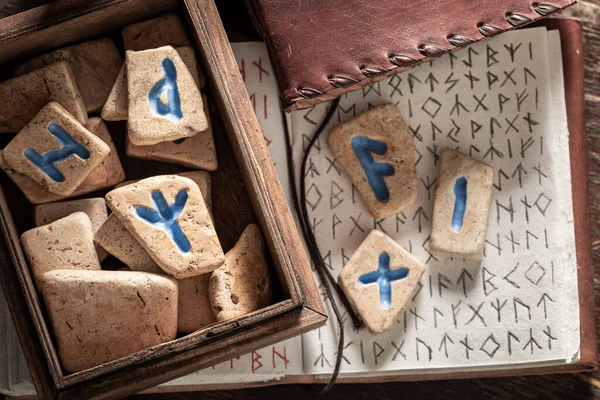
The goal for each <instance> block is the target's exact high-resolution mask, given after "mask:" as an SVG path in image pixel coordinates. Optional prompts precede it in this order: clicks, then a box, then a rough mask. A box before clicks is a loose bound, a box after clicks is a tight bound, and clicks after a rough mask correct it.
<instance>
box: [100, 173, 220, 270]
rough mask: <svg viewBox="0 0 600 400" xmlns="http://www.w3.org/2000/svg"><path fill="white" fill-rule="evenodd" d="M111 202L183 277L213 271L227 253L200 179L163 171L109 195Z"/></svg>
mask: <svg viewBox="0 0 600 400" xmlns="http://www.w3.org/2000/svg"><path fill="white" fill-rule="evenodd" d="M106 200H107V202H108V205H109V206H110V208H111V209H112V210H113V212H114V213H115V215H116V216H117V217H118V218H119V220H120V221H121V223H123V225H125V227H126V228H127V230H128V231H129V232H130V233H131V234H132V235H133V237H134V238H135V239H136V240H137V241H138V242H139V243H140V244H141V245H142V246H143V247H144V248H145V249H146V251H147V252H148V254H150V256H151V257H152V259H153V260H154V261H155V262H156V263H157V264H158V266H159V267H160V268H161V269H162V270H163V271H165V272H166V273H168V274H169V275H172V276H174V277H176V278H178V279H181V278H189V277H192V276H197V275H202V274H205V273H208V272H211V271H213V270H214V269H216V268H218V267H219V266H221V265H222V264H223V261H224V258H225V257H224V254H223V250H222V249H221V244H220V243H219V239H218V237H217V234H216V232H215V229H214V227H213V224H212V220H211V218H210V214H209V213H208V209H207V207H206V203H205V201H204V199H203V197H202V193H201V192H200V189H199V188H198V185H197V184H196V183H195V182H194V181H192V180H191V179H188V178H184V177H180V176H175V175H163V176H156V177H152V178H147V179H143V180H141V181H139V182H137V183H134V184H131V185H127V186H123V187H121V188H119V189H115V190H113V191H111V192H109V193H108V194H107V195H106Z"/></svg>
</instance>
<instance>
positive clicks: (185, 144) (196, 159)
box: [127, 95, 218, 171]
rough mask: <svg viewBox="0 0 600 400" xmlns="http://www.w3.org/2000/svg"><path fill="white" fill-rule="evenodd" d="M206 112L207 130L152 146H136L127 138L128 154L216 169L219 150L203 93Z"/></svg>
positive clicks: (135, 156) (209, 169)
mask: <svg viewBox="0 0 600 400" xmlns="http://www.w3.org/2000/svg"><path fill="white" fill-rule="evenodd" d="M202 98H203V103H204V114H205V115H206V118H207V119H208V121H209V126H208V128H207V129H206V130H205V131H202V132H200V133H198V134H197V135H196V136H193V137H191V138H187V139H179V140H174V141H167V142H161V143H158V144H154V145H151V146H136V145H134V144H133V143H131V141H130V140H127V155H128V156H129V157H133V158H141V159H149V160H156V161H163V162H170V163H177V164H181V165H184V166H186V167H190V168H201V169H203V170H206V171H216V170H217V167H218V163H217V152H216V150H215V142H214V139H213V132H212V127H211V126H210V116H209V111H208V103H207V101H206V97H205V96H204V95H203V96H202Z"/></svg>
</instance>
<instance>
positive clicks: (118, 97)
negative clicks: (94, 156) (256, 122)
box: [102, 47, 208, 121]
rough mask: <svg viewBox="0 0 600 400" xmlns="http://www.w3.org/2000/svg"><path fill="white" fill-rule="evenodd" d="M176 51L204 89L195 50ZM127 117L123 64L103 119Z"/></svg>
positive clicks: (203, 81) (125, 77)
mask: <svg viewBox="0 0 600 400" xmlns="http://www.w3.org/2000/svg"><path fill="white" fill-rule="evenodd" d="M175 50H176V51H177V53H178V54H179V56H180V57H181V60H182V61H183V63H184V64H185V65H186V66H187V67H188V70H189V71H190V73H191V74H192V77H193V78H194V82H196V85H197V86H198V87H199V88H203V87H204V85H205V84H206V78H205V77H204V74H203V73H202V71H201V70H200V69H199V68H198V62H197V61H196V54H195V52H194V49H193V48H191V47H177V48H175ZM127 115H128V108H127V75H126V73H125V64H123V66H122V67H121V71H119V75H118V76H117V79H116V81H115V83H114V85H113V87H112V89H111V91H110V94H109V96H108V99H107V100H106V103H105V104H104V107H103V108H102V118H104V119H105V120H107V121H124V120H126V119H127ZM207 115H208V114H207Z"/></svg>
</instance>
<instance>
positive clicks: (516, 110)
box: [0, 19, 597, 395]
mask: <svg viewBox="0 0 600 400" xmlns="http://www.w3.org/2000/svg"><path fill="white" fill-rule="evenodd" d="M232 46H233V49H234V53H235V54H236V59H237V61H238V64H239V67H240V71H241V73H242V76H243V77H244V79H245V82H246V86H247V89H248V93H249V94H250V100H251V102H252V104H253V105H254V108H255V111H256V114H257V117H258V118H259V121H260V123H261V127H262V129H263V133H264V136H265V141H266V145H267V148H268V149H269V150H270V153H271V157H272V159H273V162H274V164H275V168H276V169H277V172H278V175H279V178H280V180H281V181H282V184H283V187H284V190H285V191H286V195H288V196H289V188H290V182H289V180H288V178H287V168H286V158H285V143H284V137H283V136H282V135H283V133H282V132H283V124H285V123H287V124H288V126H289V128H290V133H291V139H292V147H293V149H292V150H293V153H294V159H295V162H296V165H298V163H299V161H300V158H301V156H302V154H303V152H304V149H305V145H306V143H307V141H308V139H309V138H310V137H312V135H313V133H314V130H315V128H316V126H317V125H318V124H319V123H320V122H321V120H322V118H323V116H324V115H325V112H326V109H327V108H328V107H330V104H331V103H325V104H321V105H319V106H317V107H315V108H311V109H310V110H300V111H293V112H291V113H290V114H287V115H286V116H285V117H282V115H281V112H280V109H279V101H278V90H277V85H276V81H275V75H274V73H273V69H272V66H271V65H270V63H269V59H268V54H267V49H266V47H265V45H264V44H263V43H233V44H232ZM582 54H583V53H582V42H581V26H580V24H579V22H577V21H574V20H565V19H560V20H559V19H555V20H546V21H544V22H543V25H542V26H541V27H535V28H531V29H529V28H527V29H523V30H516V31H513V32H507V33H505V34H502V35H500V36H498V37H495V38H490V39H486V40H484V41H481V42H478V43H475V44H473V45H471V46H469V47H468V48H466V49H463V50H459V51H457V52H455V53H452V54H447V55H444V56H442V57H440V58H439V59H437V60H434V61H433V62H432V63H426V64H422V65H421V66H418V67H416V68H414V69H411V70H410V71H407V72H404V73H401V74H399V75H394V76H392V77H390V78H387V79H386V80H383V81H380V82H375V83H373V84H370V85H368V86H365V87H364V88H362V89H360V90H358V91H355V92H352V93H348V94H346V95H344V96H343V97H342V99H341V102H340V106H339V108H338V109H337V111H336V113H335V115H334V118H333V121H332V122H331V125H330V126H332V125H333V124H336V123H338V122H339V121H344V120H347V119H349V118H351V117H352V116H354V115H356V114H359V113H360V112H363V111H365V110H367V109H369V108H370V107H372V106H376V105H378V104H383V103H392V104H395V105H396V106H397V107H398V109H399V110H400V112H401V114H402V115H403V117H404V119H405V120H406V122H407V123H408V124H409V126H410V128H411V130H412V132H413V135H414V140H415V147H416V152H415V154H416V167H417V173H418V178H419V185H420V187H419V198H418V200H417V202H416V204H415V206H413V207H412V208H410V209H408V210H406V211H404V212H402V213H399V214H397V215H396V216H395V217H390V218H387V219H385V220H374V219H373V218H372V217H371V216H370V215H369V213H368V211H367V208H366V206H365V205H364V204H363V203H362V200H360V198H359V196H358V195H357V193H353V190H352V186H351V184H350V181H349V179H348V177H347V176H346V175H345V174H344V172H343V171H342V170H341V169H340V168H339V166H338V165H337V164H336V162H335V159H334V158H333V157H332V154H331V153H330V150H329V149H328V147H327V145H326V139H327V137H326V132H327V130H326V131H325V134H324V136H322V137H321V139H320V141H319V142H318V143H317V145H316V146H315V148H313V150H312V152H311V154H310V162H309V169H308V174H307V181H306V183H307V185H306V187H307V196H306V200H307V205H308V209H309V214H310V219H311V221H314V223H313V224H314V226H313V228H314V230H315V235H316V237H317V239H318V240H319V245H320V250H321V252H322V254H323V256H324V258H325V259H326V263H327V264H328V265H329V266H331V269H332V273H333V275H334V277H336V276H337V274H339V271H340V270H341V267H342V265H343V263H344V262H345V261H346V260H347V257H350V256H351V255H352V253H353V252H354V251H355V249H356V248H357V247H358V245H359V244H360V243H361V241H362V240H363V239H364V238H365V237H366V235H367V234H368V232H369V231H370V230H371V229H373V228H377V229H380V230H383V231H385V232H386V233H387V234H388V235H389V236H391V237H392V238H394V239H395V240H396V241H397V242H398V243H400V244H401V245H402V246H403V247H405V248H406V249H409V250H410V251H411V252H412V253H413V255H415V256H416V257H418V258H419V259H421V260H422V261H423V262H426V267H427V269H426V272H425V274H424V275H423V277H422V278H421V281H420V282H421V288H420V290H419V291H418V293H417V294H416V295H415V296H414V298H413V300H412V302H411V303H410V304H409V306H408V307H407V309H406V312H405V313H404V315H403V316H402V317H401V318H400V319H399V321H398V323H397V325H396V326H395V328H394V329H393V330H392V331H391V332H389V333H386V334H383V335H378V336H373V335H371V334H370V333H369V332H368V331H367V330H362V331H359V332H356V331H353V330H352V327H351V325H350V322H349V321H348V322H347V323H346V326H345V329H346V334H347V339H346V348H345V352H344V357H345V358H344V359H343V360H342V370H341V371H342V373H341V375H340V378H339V381H340V382H375V381H392V380H421V379H422V380H425V379H447V378H464V377H484V376H509V375H526V374H538V373H550V372H552V373H559V372H575V371H582V370H588V371H589V370H592V369H594V368H596V367H597V357H596V341H595V328H594V304H593V287H592V279H591V277H592V263H591V253H590V251H591V247H590V242H589V235H588V226H587V224H588V222H587V220H588V210H587V192H588V189H587V179H586V178H587V164H586V157H585V154H586V142H585V120H584V106H583V67H582V66H583V56H582ZM448 147H450V148H454V149H457V148H458V149H459V150H460V151H463V152H466V153H467V154H471V156H472V157H473V158H475V159H477V160H480V161H483V162H485V163H487V164H489V165H491V166H492V167H493V168H494V170H495V175H494V189H493V193H492V208H491V211H490V217H489V227H488V231H487V235H486V244H485V257H484V259H483V261H482V262H481V263H476V262H463V261H462V260H460V261H459V260H444V259H441V258H438V259H436V258H434V256H432V255H431V254H430V253H429V252H428V248H427V238H428V235H429V232H430V229H431V215H432V207H433V205H432V204H433V203H432V202H433V191H434V190H435V177H436V176H437V175H436V172H435V171H436V168H437V165H436V162H437V157H438V156H439V153H440V151H441V150H443V149H444V148H448ZM316 279H318V277H316ZM336 329H337V327H336V326H335V324H334V322H333V320H331V321H329V322H328V324H327V325H326V326H325V327H322V328H321V329H319V330H318V331H315V332H310V333H307V334H305V335H303V336H300V337H296V338H293V339H290V340H287V341H285V342H282V343H279V344H277V345H274V346H270V347H268V348H265V349H262V350H259V351H256V352H253V353H251V354H247V355H245V356H242V357H240V358H239V359H233V360H229V361H226V362H224V363H221V364H218V365H216V366H214V367H212V368H208V369H206V370H202V371H199V372H197V373H194V374H191V375H188V376H186V377H183V378H179V379H177V380H175V381H172V382H170V383H168V384H165V385H161V386H159V387H156V388H154V389H151V391H154V392H159V391H178V390H186V391H189V390H196V389H197V390H202V389H208V388H211V389H215V388H236V387H248V386H257V385H271V384H279V383H289V382H297V383H315V382H324V381H326V380H327V379H328V376H329V374H330V373H331V371H332V369H333V365H334V362H335V351H336V343H337V342H336ZM0 331H5V332H7V334H6V336H5V337H7V340H5V341H4V342H3V343H0V385H1V388H2V391H3V393H7V394H13V395H14V394H32V390H33V387H32V386H31V384H30V380H29V377H28V374H27V370H26V368H25V367H24V365H25V364H24V360H23V359H22V356H21V355H19V348H18V341H17V340H16V336H15V335H14V334H13V333H12V332H13V331H12V326H11V321H10V317H9V316H8V313H7V311H6V309H5V308H4V307H2V306H1V305H0Z"/></svg>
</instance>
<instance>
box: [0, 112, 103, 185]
mask: <svg viewBox="0 0 600 400" xmlns="http://www.w3.org/2000/svg"><path fill="white" fill-rule="evenodd" d="M109 153H110V147H109V146H108V145H107V144H106V143H104V142H103V141H102V140H101V139H100V138H99V137H97V136H96V135H94V134H92V133H91V132H90V131H88V130H87V129H86V128H85V127H84V126H83V125H81V123H79V122H78V121H77V120H76V119H75V118H74V117H73V116H72V115H71V114H69V113H68V112H67V111H66V110H65V109H64V108H63V107H62V106H61V105H60V104H58V103H56V102H51V103H48V105H47V106H46V107H44V108H43V109H41V110H40V112H38V113H37V114H36V115H35V117H34V118H33V119H32V120H31V121H30V122H29V123H28V124H27V125H26V126H25V127H24V128H23V129H21V131H20V132H19V134H18V135H17V136H15V138H14V139H13V140H12V141H11V142H10V143H9V144H8V145H7V146H6V147H5V148H4V150H3V151H2V156H3V158H4V162H6V164H7V165H8V166H9V167H11V168H13V169H14V170H15V171H17V172H20V173H22V174H24V175H27V176H28V177H30V178H31V179H32V180H33V181H35V182H36V183H38V184H40V185H42V186H43V187H45V188H46V189H48V190H49V191H50V192H52V193H55V194H58V195H62V196H68V195H70V194H71V193H73V192H74V191H75V190H76V189H77V188H78V187H79V186H80V185H81V183H82V182H83V181H84V180H85V179H86V178H87V177H88V176H89V174H90V173H91V172H92V171H93V170H94V169H95V168H96V167H97V166H98V165H100V163H102V161H103V160H104V159H105V158H106V157H107V156H108V155H109Z"/></svg>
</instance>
